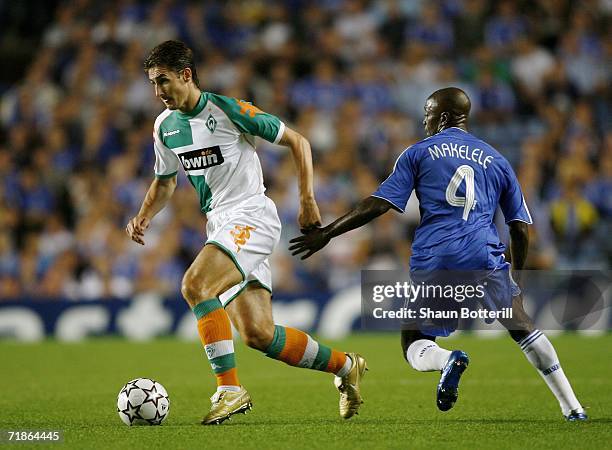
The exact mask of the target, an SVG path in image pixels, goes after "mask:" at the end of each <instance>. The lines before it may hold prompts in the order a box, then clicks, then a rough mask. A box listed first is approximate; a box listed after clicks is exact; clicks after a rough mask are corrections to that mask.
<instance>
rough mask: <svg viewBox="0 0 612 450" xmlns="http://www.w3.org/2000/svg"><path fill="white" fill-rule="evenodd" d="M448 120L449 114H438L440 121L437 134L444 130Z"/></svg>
mask: <svg viewBox="0 0 612 450" xmlns="http://www.w3.org/2000/svg"><path fill="white" fill-rule="evenodd" d="M449 118H450V114H448V113H447V112H446V111H444V112H443V113H442V114H440V121H439V122H438V132H440V131H442V130H443V129H444V128H446V124H447V123H448V119H449Z"/></svg>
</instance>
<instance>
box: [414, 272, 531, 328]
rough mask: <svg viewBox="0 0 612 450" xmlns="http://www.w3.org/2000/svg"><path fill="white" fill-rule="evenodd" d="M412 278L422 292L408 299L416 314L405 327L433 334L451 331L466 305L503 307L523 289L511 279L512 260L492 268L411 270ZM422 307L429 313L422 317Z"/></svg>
mask: <svg viewBox="0 0 612 450" xmlns="http://www.w3.org/2000/svg"><path fill="white" fill-rule="evenodd" d="M410 278H411V284H416V285H417V286H418V285H421V286H422V287H423V288H422V291H421V294H420V295H419V296H417V297H416V298H414V299H411V300H410V301H409V302H408V301H407V302H406V303H405V307H406V308H408V309H412V310H414V311H415V314H416V315H417V317H415V318H414V319H406V320H405V321H404V323H403V328H404V329H418V330H419V331H420V332H421V333H423V334H427V335H430V336H448V335H450V334H451V333H452V332H453V331H455V330H456V329H457V328H458V326H459V321H460V312H461V311H462V310H463V309H465V308H467V309H468V310H470V311H475V310H486V311H500V310H502V309H503V308H511V307H512V298H513V297H516V296H518V295H520V293H521V290H520V288H519V286H518V285H517V284H516V283H515V282H514V280H512V276H511V274H510V264H505V266H504V267H502V268H500V269H493V270H470V271H468V270H462V271H458V270H453V271H450V270H412V271H411V273H410ZM433 287H436V288H433ZM422 311H426V312H428V313H430V314H428V316H427V317H421V313H422ZM431 316H433V317H431ZM493 321H494V320H487V322H488V323H491V322H493Z"/></svg>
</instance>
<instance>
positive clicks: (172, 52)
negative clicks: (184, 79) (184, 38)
mask: <svg viewBox="0 0 612 450" xmlns="http://www.w3.org/2000/svg"><path fill="white" fill-rule="evenodd" d="M153 67H166V68H168V69H170V70H172V71H174V72H177V73H178V72H180V71H181V70H183V69H186V68H187V67H189V68H190V69H191V74H192V75H191V77H192V79H193V82H194V83H195V85H196V86H197V87H198V88H199V87H200V81H199V80H198V74H197V72H196V68H195V64H194V62H193V51H192V50H191V49H190V48H189V47H187V45H185V43H184V42H181V41H165V42H162V43H161V44H159V45H158V46H157V47H155V48H154V49H153V50H151V53H149V56H147V59H145V61H144V71H145V72H148V71H149V69H151V68H153Z"/></svg>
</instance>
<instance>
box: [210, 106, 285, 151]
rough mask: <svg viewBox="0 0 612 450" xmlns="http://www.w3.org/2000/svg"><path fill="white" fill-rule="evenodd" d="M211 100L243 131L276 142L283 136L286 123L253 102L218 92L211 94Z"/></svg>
mask: <svg viewBox="0 0 612 450" xmlns="http://www.w3.org/2000/svg"><path fill="white" fill-rule="evenodd" d="M210 100H211V101H212V102H213V103H214V104H215V105H217V106H218V107H219V108H221V109H222V110H223V112H225V114H227V116H228V117H229V119H230V120H231V121H232V122H233V123H234V125H236V127H237V128H238V129H239V130H240V131H241V132H243V133H246V134H251V135H253V136H259V137H261V138H263V139H265V140H266V141H268V142H272V143H274V144H277V143H278V142H279V141H280V140H281V138H282V137H283V134H284V132H285V124H284V123H283V122H282V121H281V120H280V119H279V118H278V117H276V116H274V115H272V114H268V113H266V112H263V111H262V110H261V109H259V108H257V107H256V106H255V105H253V104H252V103H249V102H245V101H244V100H238V99H236V98H230V97H226V96H224V95H218V94H211V95H210Z"/></svg>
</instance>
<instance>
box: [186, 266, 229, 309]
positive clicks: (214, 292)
mask: <svg viewBox="0 0 612 450" xmlns="http://www.w3.org/2000/svg"><path fill="white" fill-rule="evenodd" d="M225 284H228V283H224V282H223V279H222V277H221V278H220V279H217V280H211V279H210V278H209V277H206V276H205V275H203V274H200V273H196V272H195V271H193V270H188V271H187V272H185V275H184V276H183V281H182V283H181V294H182V295H183V297H184V298H185V300H187V303H189V305H191V306H192V307H193V306H195V305H196V304H198V303H199V302H201V301H202V300H207V299H210V298H214V297H218V296H219V295H220V294H221V293H223V292H225V291H226V290H227V289H229V288H230V287H231V286H225Z"/></svg>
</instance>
